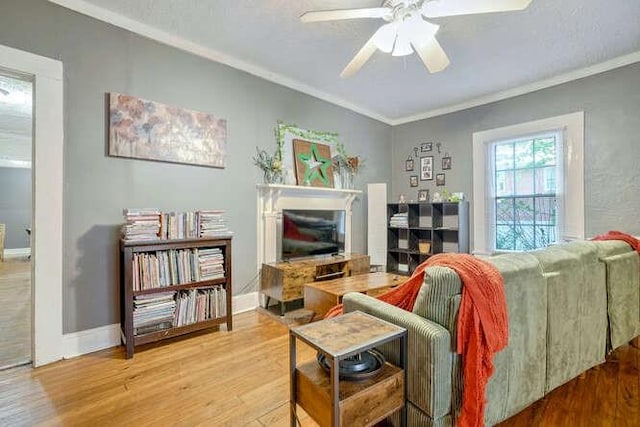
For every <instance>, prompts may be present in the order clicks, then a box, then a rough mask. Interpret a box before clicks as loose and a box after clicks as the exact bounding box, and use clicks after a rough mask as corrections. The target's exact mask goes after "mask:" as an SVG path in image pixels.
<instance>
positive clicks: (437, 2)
mask: <svg viewBox="0 0 640 427" xmlns="http://www.w3.org/2000/svg"><path fill="white" fill-rule="evenodd" d="M530 3H531V0H431V1H425V2H424V3H423V4H422V14H423V15H424V16H425V17H427V18H439V17H442V16H456V15H471V14H475V13H490V12H507V11H512V10H522V9H526V8H527V6H529V4H530Z"/></svg>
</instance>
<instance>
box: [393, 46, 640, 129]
mask: <svg viewBox="0 0 640 427" xmlns="http://www.w3.org/2000/svg"><path fill="white" fill-rule="evenodd" d="M636 62H640V51H636V52H633V53H630V54H628V55H623V56H618V57H616V58H613V59H610V60H608V61H604V62H600V63H598V64H595V65H590V66H588V67H585V68H579V69H577V70H573V71H569V72H568V73H564V74H560V75H558V76H554V77H550V78H548V79H544V80H539V81H537V82H533V83H529V84H526V85H523V86H518V87H515V88H512V89H507V90H503V91H500V92H496V93H492V94H490V95H486V96H481V97H478V98H474V99H471V100H469V101H465V102H462V103H460V104H453V105H449V106H446V107H442V108H437V109H435V110H431V111H426V112H424V113H419V114H416V115H412V116H407V117H402V118H399V119H391V120H390V123H389V124H390V125H391V126H398V125H403V124H406V123H411V122H417V121H419V120H424V119H429V118H432V117H437V116H443V115H445V114H449V113H455V112H456V111H462V110H467V109H469V108H473V107H478V106H480V105H484V104H490V103H492V102H497V101H502V100H504V99H508V98H513V97H516V96H520V95H524V94H527V93H531V92H535V91H538V90H541V89H546V88H549V87H552V86H558V85H561V84H563V83H568V82H571V81H573V80H578V79H582V78H585V77H589V76H593V75H595V74H600V73H604V72H605V71H609V70H613V69H615V68H620V67H624V66H625V65H630V64H634V63H636Z"/></svg>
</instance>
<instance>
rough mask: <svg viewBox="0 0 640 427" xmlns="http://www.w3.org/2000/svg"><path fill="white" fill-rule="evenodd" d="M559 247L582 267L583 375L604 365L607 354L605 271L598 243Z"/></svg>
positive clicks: (581, 343)
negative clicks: (575, 258)
mask: <svg viewBox="0 0 640 427" xmlns="http://www.w3.org/2000/svg"><path fill="white" fill-rule="evenodd" d="M557 247H558V248H560V249H562V250H564V251H567V252H570V253H572V254H574V255H576V256H577V257H578V258H579V260H580V264H581V265H582V279H581V289H580V299H579V300H578V315H579V318H580V330H579V331H578V333H579V335H580V337H581V341H580V357H581V361H580V363H581V366H580V372H584V371H586V370H588V369H591V368H593V367H594V366H596V365H599V364H601V363H603V362H604V360H605V356H606V352H607V328H608V322H607V290H606V286H605V283H606V269H605V265H604V263H602V262H601V261H600V259H599V257H600V251H599V249H598V243H597V242H590V241H575V242H570V243H566V244H562V245H558V246H557ZM613 249H614V250H617V248H613Z"/></svg>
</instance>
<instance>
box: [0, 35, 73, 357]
mask: <svg viewBox="0 0 640 427" xmlns="http://www.w3.org/2000/svg"><path fill="white" fill-rule="evenodd" d="M0 74H2V75H9V76H27V77H28V78H27V81H31V82H32V91H33V96H32V99H35V100H37V102H35V103H33V102H32V103H33V106H32V112H33V117H32V126H33V137H32V140H33V146H32V147H33V151H32V159H33V168H32V174H31V177H32V187H31V188H32V190H31V191H32V196H33V197H32V199H31V201H32V209H31V210H32V217H31V236H30V242H31V245H30V248H31V259H30V261H31V262H30V264H31V271H30V278H31V298H30V299H31V301H30V306H31V352H30V354H31V361H32V364H33V366H34V367H37V366H41V365H45V364H47V363H51V362H55V361H56V360H60V359H62V356H63V353H64V350H63V336H62V228H63V223H62V200H63V151H64V150H63V148H64V133H63V105H64V103H63V67H62V62H60V61H57V60H55V59H51V58H47V57H44V56H40V55H34V54H32V53H29V52H25V51H22V50H18V49H13V48H11V47H8V46H3V45H0ZM0 188H1V187H0ZM25 233H26V231H25ZM3 255H4V249H3Z"/></svg>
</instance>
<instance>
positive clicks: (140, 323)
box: [133, 292, 176, 335]
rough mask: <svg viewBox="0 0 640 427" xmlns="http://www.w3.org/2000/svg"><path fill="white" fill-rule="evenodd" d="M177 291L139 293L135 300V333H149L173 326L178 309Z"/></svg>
mask: <svg viewBox="0 0 640 427" xmlns="http://www.w3.org/2000/svg"><path fill="white" fill-rule="evenodd" d="M175 294H176V293H175V292H158V293H154V294H146V295H138V296H136V297H135V298H134V300H133V330H134V334H135V335H142V334H148V333H151V332H156V331H159V330H162V329H168V328H171V327H172V326H173V321H174V314H175V311H176V301H175V299H174V298H175Z"/></svg>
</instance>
